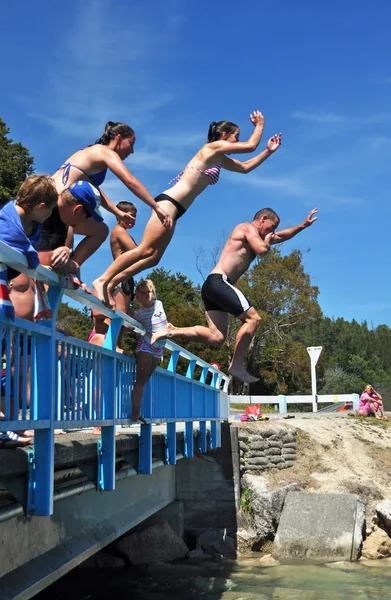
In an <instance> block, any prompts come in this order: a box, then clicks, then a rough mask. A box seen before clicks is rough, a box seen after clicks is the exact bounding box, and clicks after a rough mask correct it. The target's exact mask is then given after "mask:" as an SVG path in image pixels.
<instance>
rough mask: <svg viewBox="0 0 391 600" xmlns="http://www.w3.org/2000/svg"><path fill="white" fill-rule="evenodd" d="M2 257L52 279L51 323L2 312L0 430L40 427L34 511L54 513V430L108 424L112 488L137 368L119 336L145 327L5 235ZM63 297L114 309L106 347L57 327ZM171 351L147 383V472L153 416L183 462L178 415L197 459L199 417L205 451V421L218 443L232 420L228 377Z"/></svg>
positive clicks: (106, 459) (103, 450) (101, 458)
mask: <svg viewBox="0 0 391 600" xmlns="http://www.w3.org/2000/svg"><path fill="white" fill-rule="evenodd" d="M0 261H1V262H3V263H4V264H6V265H8V266H11V267H13V268H14V269H17V270H18V271H20V272H23V273H25V274H26V275H29V276H30V277H33V278H34V279H37V280H41V281H46V282H47V283H48V285H49V290H48V296H49V300H50V304H51V308H52V311H53V319H52V320H51V321H45V322H41V323H32V322H30V321H26V320H23V319H19V318H15V321H11V320H9V319H7V318H6V317H5V316H4V314H2V313H1V312H0V329H1V336H2V354H3V365H2V367H3V373H2V398H1V407H2V411H3V414H4V419H3V420H1V421H0V431H6V430H19V431H20V430H22V429H33V430H34V450H33V451H32V452H31V453H30V465H31V468H30V481H29V489H30V490H31V498H30V512H32V513H33V514H36V515H49V514H52V510H53V472H54V429H55V428H66V429H67V430H68V429H75V428H83V427H92V426H101V427H102V433H101V438H100V440H99V442H98V463H99V464H98V473H99V475H98V488H99V489H101V490H112V489H114V486H115V426H116V425H121V424H129V423H130V419H129V415H130V413H131V403H132V385H133V383H134V380H135V376H136V364H135V360H134V358H133V357H129V356H125V355H123V354H120V353H118V352H116V351H115V348H116V340H117V337H118V334H119V331H120V329H121V327H122V326H125V327H127V328H130V329H132V330H134V331H135V332H136V333H138V334H142V333H144V329H143V328H142V326H141V325H140V323H138V322H137V321H135V320H134V319H132V318H131V317H128V316H127V315H125V314H124V313H121V312H120V311H116V312H115V313H113V312H112V311H111V310H109V309H107V308H106V307H105V306H104V305H103V304H102V303H101V302H100V301H99V300H98V299H97V298H95V297H94V296H91V295H90V294H87V293H85V292H83V291H81V290H78V291H73V290H64V289H61V288H60V287H59V286H58V277H57V275H56V274H55V273H53V272H52V271H50V270H48V269H46V268H44V267H38V269H37V270H35V271H33V270H31V269H28V268H27V263H26V259H25V257H24V256H23V255H22V254H20V253H19V252H17V251H16V250H14V249H12V248H10V247H9V246H7V245H6V244H4V243H3V242H1V241H0ZM63 295H65V296H68V297H70V298H72V299H74V300H76V301H78V302H79V303H81V304H83V305H85V306H87V307H89V308H92V309H94V310H97V311H99V312H100V313H101V314H104V315H106V316H108V317H110V319H111V324H110V327H109V330H108V332H107V336H106V339H105V343H104V346H103V347H99V346H95V345H92V344H89V343H87V342H84V341H82V340H80V339H77V338H73V337H70V336H65V335H63V334H62V333H60V332H57V331H56V316H57V313H58V310H59V307H60V304H61V300H62V298H63ZM166 351H168V352H170V353H171V356H170V360H169V364H168V367H167V369H164V368H157V369H156V371H155V373H154V374H153V376H152V377H151V379H150V380H149V381H148V383H147V385H146V387H145V392H144V400H143V405H142V415H143V417H144V418H145V420H146V421H147V424H146V425H144V424H143V425H141V426H140V434H139V440H140V442H139V468H138V471H139V473H144V474H149V473H151V472H152V423H153V422H165V423H166V428H167V429H166V462H167V463H168V464H175V461H176V423H177V422H185V435H184V441H185V443H184V452H185V455H186V456H188V457H192V456H193V454H194V436H193V428H194V422H195V421H198V422H199V429H200V434H199V438H198V439H199V450H200V451H201V452H206V451H207V446H208V438H207V422H208V421H209V422H210V430H211V433H210V446H211V447H212V448H215V447H218V446H220V444H221V432H220V424H221V421H223V420H227V418H228V396H227V392H228V382H229V378H228V376H227V375H225V374H224V373H222V372H220V371H217V370H216V369H215V368H214V367H212V366H211V365H209V364H208V363H206V362H205V361H203V360H202V359H200V358H199V357H197V356H195V355H194V354H192V353H191V352H188V351H187V350H185V349H184V348H181V347H180V346H178V345H177V344H175V343H174V342H172V341H170V340H167V342H166ZM179 357H181V358H182V359H185V360H186V361H188V367H187V372H186V375H181V374H179V373H177V372H176V368H177V362H178V359H179ZM196 366H197V367H200V368H201V375H200V378H199V379H196V378H195V377H194V372H195V367H196ZM198 370H199V369H198ZM208 374H209V377H208Z"/></svg>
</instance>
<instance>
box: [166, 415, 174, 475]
mask: <svg viewBox="0 0 391 600" xmlns="http://www.w3.org/2000/svg"><path fill="white" fill-rule="evenodd" d="M166 463H167V464H168V465H176V423H175V421H174V423H167V429H166Z"/></svg>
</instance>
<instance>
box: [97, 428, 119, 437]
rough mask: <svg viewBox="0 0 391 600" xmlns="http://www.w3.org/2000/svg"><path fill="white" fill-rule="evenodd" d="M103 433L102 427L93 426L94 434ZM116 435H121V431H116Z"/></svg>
mask: <svg viewBox="0 0 391 600" xmlns="http://www.w3.org/2000/svg"><path fill="white" fill-rule="evenodd" d="M101 433H102V427H93V428H92V435H100V434H101ZM115 435H120V433H119V431H116V432H115Z"/></svg>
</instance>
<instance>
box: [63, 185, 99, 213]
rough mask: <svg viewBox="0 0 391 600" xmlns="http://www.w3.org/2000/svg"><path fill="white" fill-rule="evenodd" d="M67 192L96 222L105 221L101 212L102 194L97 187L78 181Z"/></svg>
mask: <svg viewBox="0 0 391 600" xmlns="http://www.w3.org/2000/svg"><path fill="white" fill-rule="evenodd" d="M67 190H68V192H70V193H71V194H72V196H73V197H74V198H76V200H78V201H79V202H80V204H81V205H82V206H83V207H84V208H85V209H86V211H87V213H88V214H89V215H90V216H91V217H92V218H93V219H95V221H103V217H102V215H101V212H100V210H99V207H100V192H99V190H98V189H97V188H96V187H94V186H93V185H91V184H90V183H89V182H88V181H76V183H75V184H73V185H71V186H69V187H68V188H67Z"/></svg>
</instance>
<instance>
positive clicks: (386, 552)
mask: <svg viewBox="0 0 391 600" xmlns="http://www.w3.org/2000/svg"><path fill="white" fill-rule="evenodd" d="M362 556H363V558H369V559H371V560H373V559H376V558H388V557H390V556H391V539H390V538H389V537H388V535H387V534H386V532H385V531H383V529H376V530H375V531H374V532H373V533H371V535H370V536H368V537H367V539H366V540H365V542H364V543H363V547H362Z"/></svg>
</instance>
